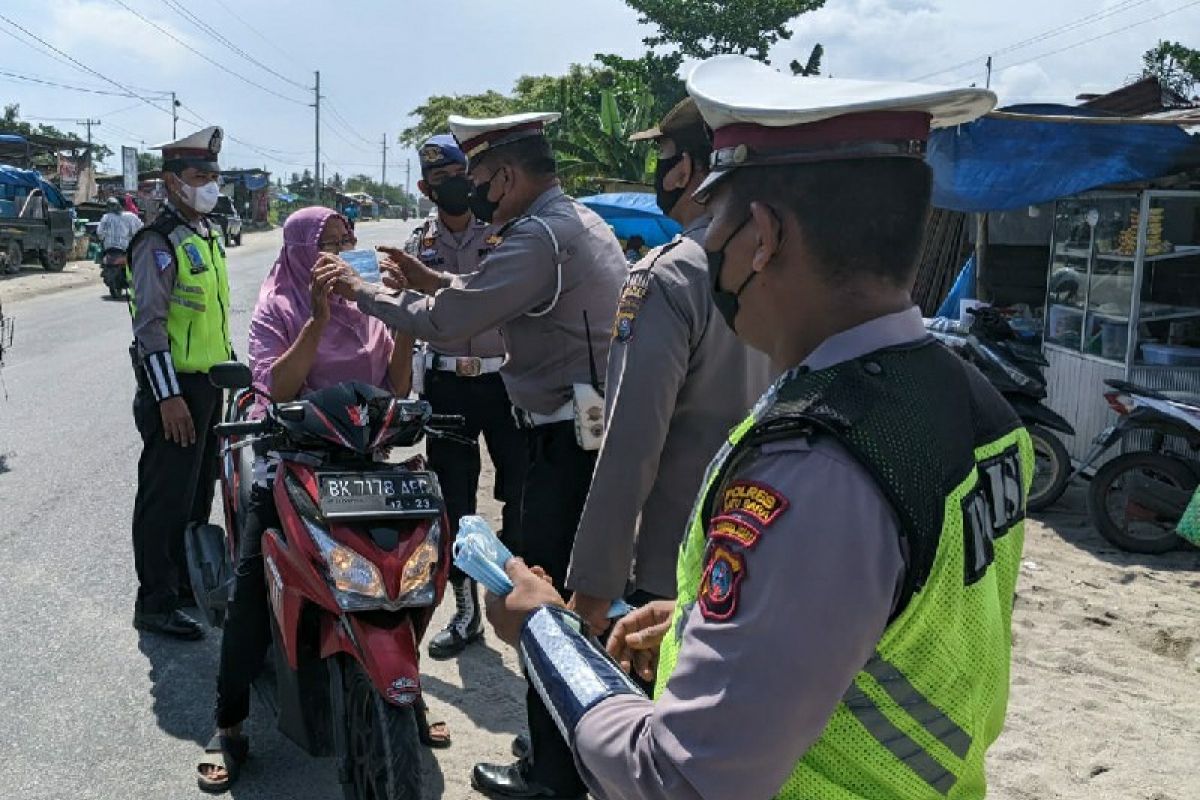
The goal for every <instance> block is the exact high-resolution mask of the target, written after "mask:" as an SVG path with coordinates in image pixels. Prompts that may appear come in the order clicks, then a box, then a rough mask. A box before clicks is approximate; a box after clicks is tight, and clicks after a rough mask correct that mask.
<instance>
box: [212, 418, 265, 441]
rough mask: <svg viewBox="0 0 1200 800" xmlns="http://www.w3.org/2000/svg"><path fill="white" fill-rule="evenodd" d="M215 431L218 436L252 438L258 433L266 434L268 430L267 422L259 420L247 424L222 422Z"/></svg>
mask: <svg viewBox="0 0 1200 800" xmlns="http://www.w3.org/2000/svg"><path fill="white" fill-rule="evenodd" d="M213 430H214V431H215V432H216V434H217V436H224V437H229V436H251V435H253V434H256V433H265V432H266V430H267V421H266V420H261V419H257V420H250V421H247V422H222V423H220V424H219V425H217V426H216V427H215V428H214V429H213Z"/></svg>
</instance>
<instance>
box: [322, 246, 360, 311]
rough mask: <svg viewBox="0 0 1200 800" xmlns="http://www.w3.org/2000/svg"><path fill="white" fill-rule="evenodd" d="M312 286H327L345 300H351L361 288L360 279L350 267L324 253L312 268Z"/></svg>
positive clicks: (335, 257) (333, 256)
mask: <svg viewBox="0 0 1200 800" xmlns="http://www.w3.org/2000/svg"><path fill="white" fill-rule="evenodd" d="M312 274H313V284H314V285H316V284H318V283H320V284H327V285H328V286H329V288H330V291H333V292H337V293H338V294H340V295H341V296H342V297H344V298H346V299H347V300H353V299H354V298H355V296H356V295H357V294H358V290H359V288H361V287H362V283H363V281H362V278H360V277H359V276H358V273H357V272H355V271H354V270H353V269H351V267H350V265H349V264H347V263H346V262H345V261H342V259H340V258H338V257H337V256H335V255H330V254H328V253H326V254H325V255H323V256H321V257H320V258H319V259H317V263H316V264H315V265H314V266H313V272H312Z"/></svg>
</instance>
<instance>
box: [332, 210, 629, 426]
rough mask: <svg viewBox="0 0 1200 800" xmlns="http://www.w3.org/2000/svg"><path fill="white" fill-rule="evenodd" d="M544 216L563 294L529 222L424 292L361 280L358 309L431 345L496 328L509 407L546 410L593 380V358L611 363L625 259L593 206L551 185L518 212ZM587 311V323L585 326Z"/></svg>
mask: <svg viewBox="0 0 1200 800" xmlns="http://www.w3.org/2000/svg"><path fill="white" fill-rule="evenodd" d="M525 213H526V214H528V215H535V216H538V217H540V218H541V219H543V220H544V221H545V222H546V224H547V225H549V226H550V229H551V230H552V231H554V235H555V236H556V237H557V239H558V243H559V253H560V255H559V259H560V261H561V262H562V272H561V274H562V291H561V293H560V295H559V297H558V300H557V303H555V305H554V307H553V309H552V310H550V311H549V313H546V314H544V315H543V316H530V313H531V312H532V313H533V314H538V313H540V312H542V311H544V310H545V309H546V308H547V307H548V306H549V305H550V303H551V301H552V300H553V299H554V295H555V291H556V287H557V285H558V274H559V272H558V270H557V268H556V266H555V258H554V248H553V244H552V239H551V238H550V235H549V234H548V233H547V232H546V230H545V229H544V228H543V227H542V226H541V225H539V224H538V223H537V222H534V221H533V220H525V221H523V222H519V223H517V224H515V225H513V226H512V227H508V228H507V229H504V228H502V229H501V230H503V231H504V232H503V233H502V234H499V235H500V236H501V241H500V242H499V243H498V244H497V245H496V247H495V248H494V249H493V250H492V251H491V252H490V253H489V254H488V256H487V257H486V258H485V259H484V260H483V263H482V264H480V265H479V270H478V271H477V272H473V273H471V274H470V275H461V276H456V277H454V279H453V281H452V283H451V285H450V286H449V287H448V288H444V289H440V290H439V291H438V292H437V293H436V294H435V295H434V296H432V297H429V296H427V295H424V294H421V293H420V292H415V291H411V290H410V291H404V292H400V293H399V294H394V293H391V292H387V291H385V290H383V289H382V287H379V286H373V285H367V286H364V287H363V288H362V290H361V291H359V293H358V297H357V298H356V300H357V301H358V307H359V308H360V309H362V310H363V311H364V312H366V313H368V314H371V315H373V316H376V317H378V318H379V319H381V320H383V321H384V322H385V323H387V324H388V325H391V326H392V327H394V328H398V329H399V330H401V331H404V332H405V333H408V334H411V335H413V336H416V337H417V338H419V339H424V340H425V341H427V342H429V343H430V344H432V345H434V346H435V347H440V346H442V345H444V344H447V343H451V342H455V341H460V340H462V339H464V338H466V337H469V336H475V335H478V334H479V333H481V332H483V331H487V330H490V329H492V328H495V327H497V326H499V327H500V331H501V333H502V334H503V335H504V342H505V350H506V352H507V353H508V357H507V360H506V361H505V363H504V366H503V367H502V368H501V370H500V374H501V376H502V377H503V379H504V385H505V388H507V389H508V395H509V397H510V398H511V399H512V401H513V405H515V406H517V407H518V408H521V409H524V410H525V411H531V412H534V413H538V414H549V413H551V412H554V411H557V410H558V409H559V408H561V407H562V406H563V405H564V404H565V403H566V402H567V401H568V400H570V399H571V393H572V392H571V387H572V385H573V384H576V383H590V382H591V378H590V369H589V346H588V345H589V338H588V336H587V335H586V333H585V330H587V329H589V328H590V332H591V338H590V344H591V347H590V350H591V357H592V359H593V360H594V362H595V366H596V370H597V373H598V375H599V376H603V375H604V370H605V365H606V364H607V362H608V344H609V334H610V332H611V330H612V325H613V318H614V317H615V316H616V311H617V297H618V295H619V294H620V292H621V286H622V284H623V283H624V280H625V276H626V275H627V274H628V272H629V266H628V264H626V263H625V256H624V254H623V253H622V252H621V245H620V243H618V242H617V237H616V236H614V235H613V232H612V230H611V229H610V228H609V227H608V225H607V224H606V223H605V222H604V220H602V219H601V218H600V217H599V216H598V215H597V214H596V213H595V212H594V211H592V210H591V209H589V208H587V207H586V206H583V205H581V204H580V203H577V202H575V201H574V200H573V199H571V198H570V197H568V196H567V195H566V194H564V193H563V191H562V189H560V188H558V187H555V188H553V189H549V190H547V191H546V192H544V193H543V194H542V195H541V196H540V197H538V198H537V200H535V201H534V202H533V204H532V205H531V206H530V207H529V209H528V210H527V211H526V212H525ZM585 312H586V318H587V324H586V326H585Z"/></svg>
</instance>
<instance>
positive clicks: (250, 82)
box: [113, 0, 305, 105]
mask: <svg viewBox="0 0 1200 800" xmlns="http://www.w3.org/2000/svg"><path fill="white" fill-rule="evenodd" d="M113 2H114V3H116V4H117V5H119V6H120V7H121V8H123V9H125V10H126V11H128V12H129V13H130V14H133V15H134V16H135V17H137V18H138V19H140V20H141V21H142V22H144V23H146V24H147V25H149V26H150V27H152V28H154V29H155V30H157V31H158V32H159V33H161V34H162V35H164V36H166V37H167V38H169V39H171V40H172V41H174V42H176V43H178V44H179V46H180V47H183V48H185V49H187V50H189V51H191V52H193V53H195V54H196V55H198V56H200V58H202V59H204V60H205V61H207V62H208V63H209V64H212V65H213V66H214V67H216V68H217V69H219V70H221V71H222V72H226V73H228V74H230V75H232V76H233V77H235V78H237V79H238V80H240V81H242V82H243V83H246V84H248V85H250V86H253V87H254V88H256V89H259V90H261V91H264V92H266V93H267V94H270V95H274V96H275V97H278V98H279V99H281V100H287V101H288V102H289V103H296V104H297V105H305V103H304V101H302V100H297V99H296V98H294V97H288V96H287V95H286V94H281V93H279V92H277V91H275V90H274V89H270V88H268V87H266V86H263V85H262V84H261V83H258V82H256V81H253V80H251V79H250V78H247V77H246V76H245V75H242V74H240V73H237V72H234V71H233V70H231V69H230V68H229V67H227V66H225V65H224V64H222V63H221V62H219V61H217V60H215V59H213V58H210V57H208V56H207V55H205V54H204V53H202V52H200V51H199V50H197V49H196V48H194V47H192V46H191V45H190V44H188V43H187V42H185V41H184V40H183V39H180V38H179V37H178V36H176V35H175V34H173V33H171V32H170V31H169V30H167V29H166V28H164V27H163V26H161V25H159V24H158V23H157V22H155V21H153V20H151V19H150V18H148V17H146V16H144V15H143V14H142V13H141V12H139V11H137V10H135V9H133V8H130V6H129V5H128V4H127V3H125V0H113Z"/></svg>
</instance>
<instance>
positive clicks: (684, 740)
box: [575, 308, 925, 800]
mask: <svg viewBox="0 0 1200 800" xmlns="http://www.w3.org/2000/svg"><path fill="white" fill-rule="evenodd" d="M924 336H925V330H924V326H923V325H922V321H921V314H920V311H919V310H918V309H916V308H912V309H909V310H908V311H905V312H901V313H898V314H892V315H889V316H885V317H880V318H878V319H875V320H871V321H870V322H867V323H865V324H863V325H860V326H858V327H856V328H853V329H851V330H848V331H845V332H844V333H841V334H839V335H837V336H834V337H831V338H830V339H828V340H827V341H825V342H824V343H823V344H822V345H821V346H820V347H818V348H817V349H816V350H815V351H814V352H813V353H812V355H810V356H809V357H808V359H806V360H805V362H804V363H805V365H806V366H808V367H809V368H810V369H814V370H818V369H824V368H827V367H830V366H833V365H835V364H838V363H841V362H843V361H848V360H850V359H853V358H857V357H859V356H863V355H866V354H867V353H871V352H874V351H876V350H879V349H882V348H885V347H892V346H897V345H901V344H906V343H908V342H912V341H916V340H918V339H921V338H923V337H924ZM781 380H782V379H781ZM778 385H779V384H778V382H777V383H776V384H775V385H774V386H772V388H771V389H769V390H768V392H767V394H765V395H764V396H763V399H762V401H760V402H761V403H762V404H763V405H761V406H759V407H758V408H765V405H766V404H767V403H769V402H770V399H771V398H772V396H773V394H774V392H775V390H776V387H777V386H778ZM739 486H740V487H744V488H745V487H749V488H753V489H754V490H756V491H762V492H766V493H769V494H770V495H771V496H772V498H773V500H774V503H775V507H776V508H779V509H781V510H780V511H779V512H778V513H777V514H776V515H774V516H773V517H771V518H769V519H768V520H766V521H764V522H763V523H762V524H761V525H759V526H758V527H757V528H756V531H757V539H756V540H755V541H754V542H753V543H752V544H751V546H749V547H747V548H744V551H743V560H742V562H741V564H740V571H736V572H735V578H734V580H733V581H732V583H731V586H732V588H731V591H730V592H729V593H728V594H727V595H726V596H724V597H723V598H722V599H721V602H720V603H719V604H717V603H716V602H715V601H712V600H706V599H705V598H706V597H707V595H705V594H704V593H703V592H701V595H700V597H701V599H700V601H699V602H697V603H696V604H694V605H693V606H691V607H690V608H687V609H685V610H684V614H683V617H682V627H683V630H682V638H681V647H680V651H679V659H678V663H677V665H676V668H675V671H674V673H673V674H672V675H671V678H670V680H668V682H667V685H666V687H665V691H664V692H663V695H662V697H661V698H660V699H659V700H658V702H652V701H650V700H648V699H646V698H643V697H635V696H630V695H620V696H617V697H613V698H610V699H608V700H605V701H604V702H602V703H600V704H599V705H597V706H596V707H595V708H593V709H592V710H590V711H589V712H588V713H587V714H586V715H584V717H583V719H582V720H581V721H580V723H579V725H578V726H577V727H576V730H575V737H576V738H575V758H576V763H577V764H578V765H579V767H580V774H581V775H582V776H583V778H584V780H585V781H586V783H587V785H588V787H589V789H590V790H591V792H592V795H593V796H594V797H595V798H597V800H666V799H667V798H671V800H701V799H703V800H759V799H763V800H765V798H769V797H772V796H774V795H775V793H776V792H778V791H779V788H780V787H781V786H782V785H783V783H784V781H785V780H786V779H787V777H788V775H789V774H791V771H792V769H793V768H794V767H795V764H796V762H797V761H798V760H799V759H800V758H801V757H802V756H803V755H804V753H805V752H806V751H807V750H808V748H809V747H810V746H811V745H812V744H813V743H814V742H815V741H816V740H817V739H818V738H819V737H820V735H821V733H822V732H823V731H824V730H825V725H826V724H827V723H828V721H829V718H830V717H831V716H832V714H833V712H834V710H835V709H836V708H837V704H838V702H839V700H840V699H841V698H842V696H843V695H844V694H845V692H846V690H847V689H848V688H849V686H850V683H851V681H852V680H853V679H854V676H855V675H856V674H857V673H858V671H859V670H860V669H862V667H863V666H864V665H865V664H866V663H867V661H868V659H870V658H871V656H872V654H873V652H874V650H875V647H876V645H877V644H878V642H879V639H880V638H881V637H882V635H883V632H884V629H885V628H886V627H887V623H888V619H889V617H890V616H891V614H892V612H893V610H894V609H895V606H896V603H897V601H898V600H899V595H900V590H901V586H902V584H903V580H904V571H905V561H904V555H903V552H902V546H901V540H900V527H899V522H898V520H897V518H896V515H895V512H894V511H893V510H892V507H891V505H890V504H889V503H888V501H887V499H886V498H885V497H884V495H883V492H882V491H881V489H880V488H879V487H878V485H877V484H876V482H875V481H874V479H872V478H871V476H870V475H869V474H868V473H867V471H866V469H865V468H864V467H863V466H862V465H861V464H860V463H859V462H858V461H857V460H856V459H854V458H853V457H852V456H851V455H850V454H849V452H848V451H847V450H845V448H843V447H842V446H841V445H839V444H838V443H836V442H834V441H832V440H831V439H829V438H828V437H821V438H818V439H816V440H814V441H812V442H810V441H809V440H807V439H789V440H785V441H780V442H776V443H771V444H763V445H761V446H759V447H757V448H755V449H754V450H752V451H751V452H750V454H749V455H748V456H747V457H746V458H745V459H744V460H743V461H742V462H741V463H740V464H739V465H738V466H737V467H735V468H734V470H733V471H732V473H731V475H730V476H729V477H728V479H727V480H726V482H725V486H724V487H723V489H724V490H726V491H735V492H736V491H738V489H739Z"/></svg>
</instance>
